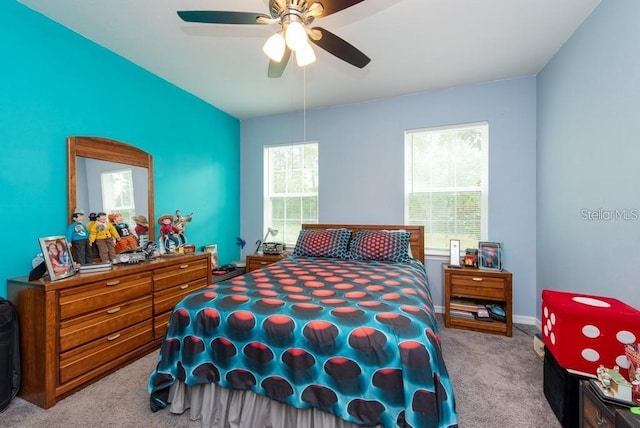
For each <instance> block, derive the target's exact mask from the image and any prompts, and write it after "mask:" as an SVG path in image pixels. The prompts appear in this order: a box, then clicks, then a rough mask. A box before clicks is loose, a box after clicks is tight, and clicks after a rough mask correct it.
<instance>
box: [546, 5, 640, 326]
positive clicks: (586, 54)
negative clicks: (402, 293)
mask: <svg viewBox="0 0 640 428" xmlns="http://www.w3.org/2000/svg"><path fill="white" fill-rule="evenodd" d="M639 16H640V2H638V1H637V0H615V1H603V2H602V3H601V4H600V6H598V8H597V9H596V10H595V11H594V12H593V13H592V15H591V16H590V17H589V18H588V19H587V21H585V23H584V24H583V25H582V26H581V27H580V29H579V30H578V31H577V32H576V33H575V34H574V35H573V36H572V37H571V39H570V40H569V41H568V42H567V43H566V44H565V45H564V47H563V48H562V49H561V50H560V51H559V52H558V53H557V54H556V56H555V57H554V58H553V60H552V61H551V62H550V63H549V64H548V65H547V66H546V67H545V69H544V70H543V71H542V72H541V73H540V74H539V75H538V150H537V156H538V166H537V170H538V171H537V176H538V208H537V210H538V212H537V224H538V237H537V254H538V257H537V262H538V266H537V273H538V290H537V295H538V300H539V299H540V297H539V296H540V293H541V291H542V289H544V288H548V289H554V290H565V291H572V292H580V293H586V294H595V295H601V296H609V297H614V298H617V299H619V300H622V301H623V302H625V303H627V304H629V305H631V306H634V307H636V308H640V293H638V284H639V280H638V275H637V267H636V266H635V265H636V263H637V262H636V254H635V249H636V247H637V246H638V243H639V242H640V219H638V215H640V212H638V211H637V210H638V209H640V197H639V194H640V192H639V191H638V179H639V178H640V172H639V171H640V168H639V167H638V160H639V159H640V144H639V143H638V138H639V136H640V132H639V129H638V123H639V117H638V112H639V111H640V108H639V106H638V104H639V102H640V101H639V100H640V56H639V55H638V47H639V46H640V26H638V23H637V20H638V17H639ZM583 210H589V211H591V212H593V218H592V219H584V217H585V214H587V213H585V212H584V211H583ZM600 210H602V211H600ZM615 210H619V212H618V214H619V216H618V217H616V215H615V212H614V213H613V215H610V211H615ZM624 210H626V219H625V211H624ZM634 210H635V211H634ZM598 217H599V218H598ZM607 218H609V219H607ZM538 316H539V311H538Z"/></svg>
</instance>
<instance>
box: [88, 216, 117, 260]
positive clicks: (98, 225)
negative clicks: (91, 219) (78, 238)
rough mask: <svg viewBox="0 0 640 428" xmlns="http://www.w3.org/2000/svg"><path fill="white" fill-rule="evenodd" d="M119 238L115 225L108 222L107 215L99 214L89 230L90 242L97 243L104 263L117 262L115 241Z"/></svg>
mask: <svg viewBox="0 0 640 428" xmlns="http://www.w3.org/2000/svg"><path fill="white" fill-rule="evenodd" d="M119 237H120V235H118V231H117V230H116V228H115V227H113V224H111V223H109V222H107V214H105V213H98V214H97V217H96V222H95V223H93V225H92V226H91V229H89V242H91V243H94V242H95V245H96V246H97V247H98V253H99V254H100V260H101V261H102V262H108V261H109V260H111V261H112V262H114V263H115V262H116V250H115V240H116V239H117V238H119Z"/></svg>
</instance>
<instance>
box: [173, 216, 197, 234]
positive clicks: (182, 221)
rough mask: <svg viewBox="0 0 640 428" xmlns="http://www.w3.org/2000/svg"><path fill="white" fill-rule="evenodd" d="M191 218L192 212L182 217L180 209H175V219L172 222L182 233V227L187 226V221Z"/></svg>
mask: <svg viewBox="0 0 640 428" xmlns="http://www.w3.org/2000/svg"><path fill="white" fill-rule="evenodd" d="M192 218H193V213H191V214H189V215H188V216H186V217H183V216H182V213H181V212H180V210H176V219H175V221H174V223H175V225H176V227H177V228H178V229H180V232H182V233H184V229H185V228H186V227H187V223H189V222H190V221H191V219H192Z"/></svg>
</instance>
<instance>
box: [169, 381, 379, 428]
mask: <svg viewBox="0 0 640 428" xmlns="http://www.w3.org/2000/svg"><path fill="white" fill-rule="evenodd" d="M168 398H169V400H168V401H169V403H170V405H169V411H170V412H171V413H176V414H182V413H184V412H185V411H187V410H189V417H190V418H191V420H194V421H195V420H200V421H201V422H202V426H203V427H207V428H209V427H211V428H246V427H252V428H291V427H297V428H298V427H300V428H301V427H322V428H358V425H355V424H351V423H349V422H346V421H345V420H343V419H340V418H338V417H336V416H334V415H331V414H329V413H325V412H323V411H321V410H318V409H296V408H295V407H292V406H289V405H288V404H284V403H280V402H278V401H275V400H272V399H270V398H268V397H264V396H261V395H258V394H256V393H254V392H252V391H246V390H245V391H243V390H230V389H226V388H223V387H220V386H217V385H216V384H213V383H210V384H205V385H196V386H187V385H185V384H184V383H182V382H179V381H176V382H175V383H174V384H173V385H171V387H170V389H169V397H168ZM377 427H380V425H377Z"/></svg>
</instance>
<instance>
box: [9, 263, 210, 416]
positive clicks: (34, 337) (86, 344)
mask: <svg viewBox="0 0 640 428" xmlns="http://www.w3.org/2000/svg"><path fill="white" fill-rule="evenodd" d="M210 283H211V258H210V256H209V254H196V255H184V256H177V257H160V258H158V259H156V260H153V261H148V262H143V263H140V264H135V265H116V266H114V268H113V269H112V270H110V271H103V272H95V273H78V274H76V275H74V276H73V277H70V278H66V279H63V280H59V281H53V282H52V281H48V280H39V281H28V278H27V277H24V278H14V279H9V280H7V293H8V298H9V299H10V300H11V301H13V302H14V304H15V305H16V307H17V309H18V318H19V323H20V348H21V370H22V385H21V389H20V396H21V397H22V398H23V399H25V400H27V401H30V402H32V403H34V404H36V405H38V406H40V407H43V408H49V407H51V406H53V405H54V404H55V403H56V402H57V401H58V400H60V399H61V398H63V397H65V396H68V395H70V394H72V393H73V392H76V391H78V390H80V389H82V388H83V387H85V386H87V385H89V384H90V383H92V382H95V381H96V380H98V379H100V378H101V377H104V376H106V375H107V374H109V373H112V372H114V371H116V370H118V369H119V368H121V367H123V366H125V365H127V364H129V363H131V362H132V361H134V360H136V359H138V358H140V357H141V356H143V355H145V354H147V353H149V352H150V351H152V350H154V349H156V348H158V347H159V345H160V342H161V341H162V338H163V336H164V334H165V332H166V328H167V323H168V321H169V317H170V316H171V311H172V309H173V307H174V306H175V304H176V303H177V302H178V301H180V300H181V299H182V298H183V297H185V296H186V295H188V294H189V293H192V292H194V291H196V290H199V289H202V288H204V287H206V286H207V285H208V284H210Z"/></svg>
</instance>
